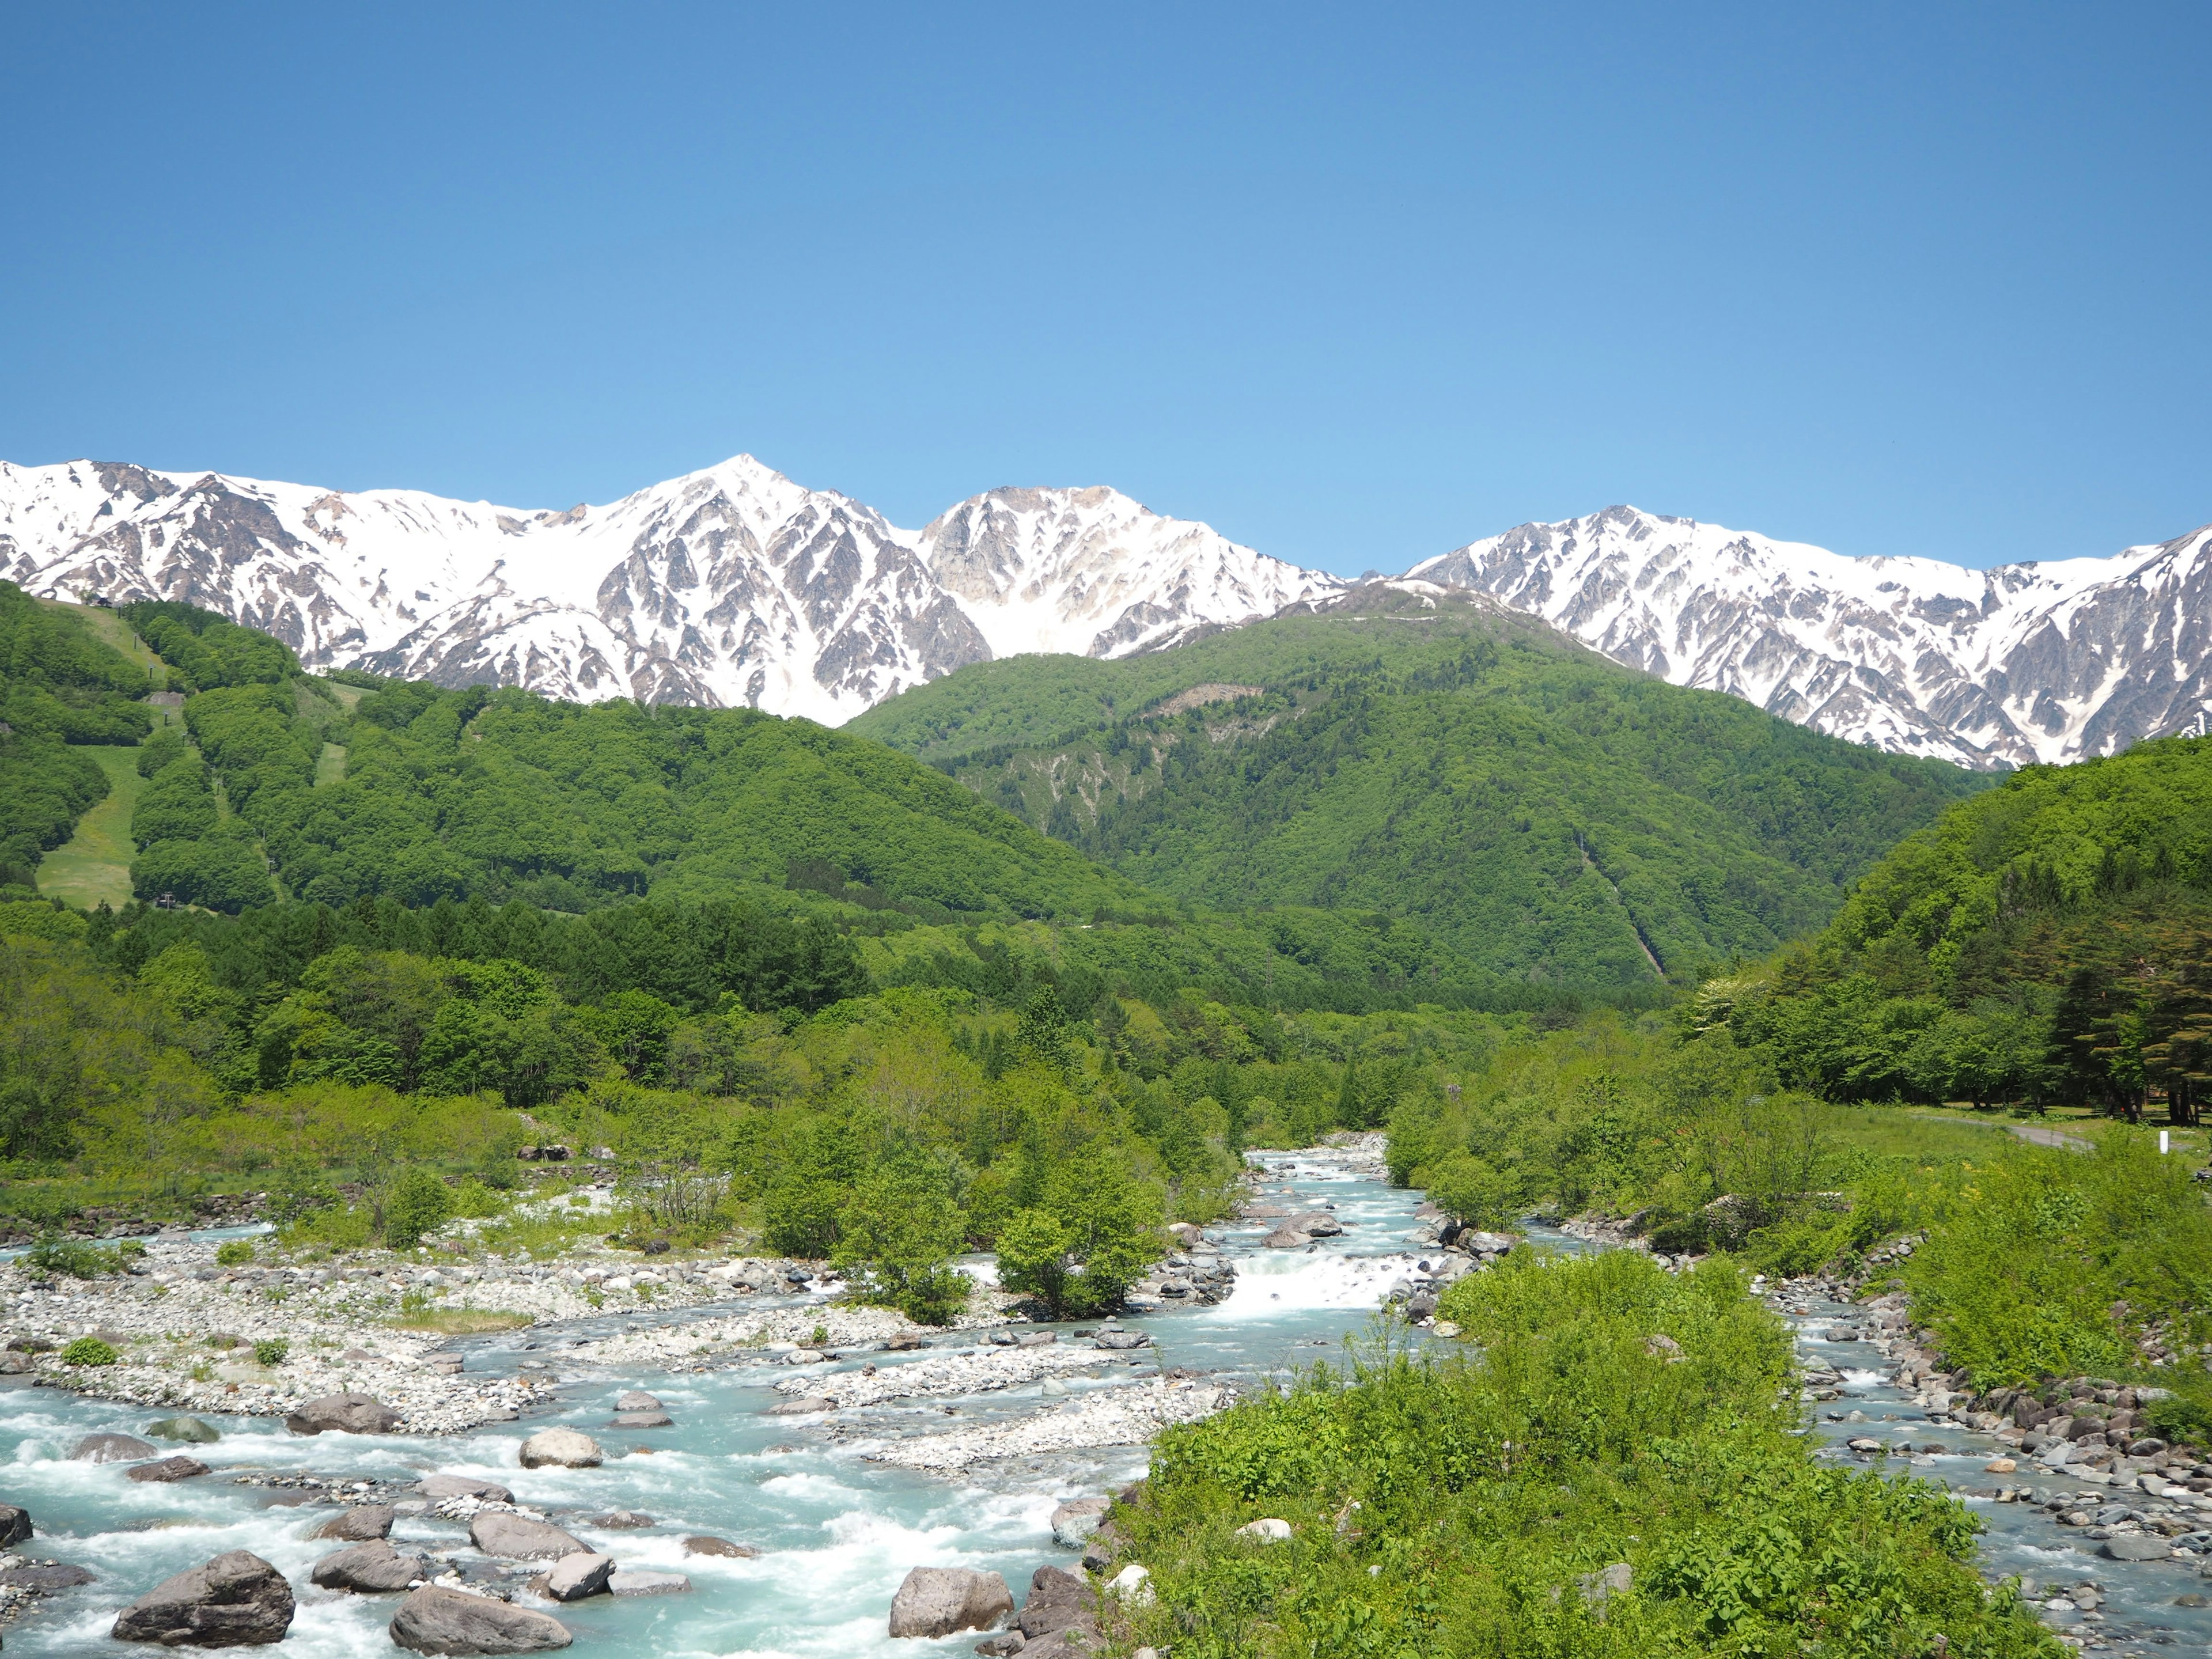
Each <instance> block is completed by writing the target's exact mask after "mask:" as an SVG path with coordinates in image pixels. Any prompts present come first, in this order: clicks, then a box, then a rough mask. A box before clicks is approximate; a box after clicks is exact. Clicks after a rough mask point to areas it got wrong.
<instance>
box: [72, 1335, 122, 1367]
mask: <svg viewBox="0 0 2212 1659" xmlns="http://www.w3.org/2000/svg"><path fill="white" fill-rule="evenodd" d="M117 1357H118V1356H117V1354H116V1352H115V1350H114V1349H113V1348H112V1347H111V1346H109V1345H108V1344H106V1343H105V1342H103V1341H101V1340H100V1339H99V1338H98V1337H96V1336H80V1337H79V1338H77V1340H76V1341H74V1342H72V1343H70V1345H69V1346H67V1347H66V1348H64V1349H63V1350H62V1364H64V1365H112V1364H114V1363H115V1361H116V1358H117Z"/></svg>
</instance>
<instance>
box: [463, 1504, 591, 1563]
mask: <svg viewBox="0 0 2212 1659" xmlns="http://www.w3.org/2000/svg"><path fill="white" fill-rule="evenodd" d="M469 1542H471V1544H474V1545H475V1546H476V1547H477V1548H478V1549H480V1550H482V1551H483V1553H485V1554H486V1555H501V1556H505V1557H506V1558H507V1559H508V1560H510V1561H558V1560H559V1559H561V1558H562V1556H564V1555H580V1554H583V1553H586V1552H585V1549H584V1547H583V1545H582V1544H580V1543H579V1542H578V1541H576V1540H575V1539H574V1538H573V1537H571V1536H570V1535H569V1534H567V1533H565V1532H563V1531H562V1530H561V1528H558V1527H556V1526H555V1525H553V1524H552V1522H549V1521H532V1519H531V1518H530V1517H529V1516H526V1515H513V1514H510V1513H509V1512H508V1511H507V1510H483V1511H482V1512H481V1513H480V1514H478V1515H477V1516H475V1518H474V1519H472V1520H471V1521H470V1522H469Z"/></svg>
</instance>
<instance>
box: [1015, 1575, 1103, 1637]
mask: <svg viewBox="0 0 2212 1659" xmlns="http://www.w3.org/2000/svg"><path fill="white" fill-rule="evenodd" d="M1014 1626H1015V1628H1016V1629H1018V1630H1019V1631H1020V1632H1021V1633H1022V1635H1023V1637H1024V1638H1026V1639H1027V1640H1029V1641H1031V1642H1034V1641H1036V1639H1037V1638H1039V1637H1042V1636H1049V1635H1051V1634H1052V1633H1053V1632H1054V1631H1060V1630H1077V1631H1080V1632H1084V1633H1085V1635H1090V1636H1096V1635H1097V1633H1098V1594H1097V1591H1096V1590H1094V1589H1091V1581H1090V1580H1089V1579H1088V1578H1085V1577H1083V1576H1082V1574H1080V1573H1074V1572H1070V1571H1067V1570H1066V1568H1064V1567H1039V1568H1038V1569H1037V1570H1036V1572H1034V1573H1032V1574H1031V1575H1030V1593H1029V1595H1028V1597H1027V1599H1025V1600H1024V1601H1023V1602H1022V1611H1021V1615H1020V1616H1019V1617H1018V1619H1016V1620H1014Z"/></svg>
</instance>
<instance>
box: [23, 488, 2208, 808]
mask: <svg viewBox="0 0 2212 1659" xmlns="http://www.w3.org/2000/svg"><path fill="white" fill-rule="evenodd" d="M0 576H6V577H8V578H9V579H10V580H15V581H17V582H20V583H21V584H22V585H23V586H25V587H27V588H28V589H30V590H31V591H32V592H37V593H42V594H51V595H55V596H58V597H62V598H73V597H75V596H76V595H78V594H79V593H82V592H98V593H100V594H104V595H106V596H107V597H108V598H110V599H118V600H121V599H141V598H159V599H188V600H190V601H191V602H192V603H193V604H196V605H205V606H207V607H208V608H209V609H210V610H213V611H221V612H222V613H223V614H224V615H226V616H228V617H234V618H235V619H236V620H238V621H240V622H243V623H250V624H252V626H254V627H256V628H260V629H266V630H267V631H268V632H270V633H271V634H274V635H276V636H277V637H278V638H280V639H282V640H283V641H286V642H287V643H288V644H289V645H291V646H292V647H294V648H295V649H296V650H297V651H298V652H299V653H300V655H301V659H302V660H303V661H305V662H306V663H307V664H308V665H310V666H311V667H315V668H325V669H328V668H343V667H362V668H370V669H374V670H376V671H380V672H383V673H390V674H404V675H409V676H413V677H419V678H429V679H434V680H437V681H439V682H441V684H448V685H462V684H476V683H479V682H489V683H496V684H504V685H523V686H527V687H530V688H531V689H532V690H538V691H543V692H545V693H547V694H549V695H550V696H561V697H573V698H580V699H585V700H590V699H594V698H603V697H615V696H635V697H640V698H643V699H645V700H647V701H650V702H691V703H706V704H720V705H748V706H750V707H753V708H763V709H766V710H769V712H771V713H775V714H804V715H807V716H809V717H811V718H812V719H815V720H823V721H824V722H827V723H833V724H834V723H836V722H838V721H842V720H848V719H850V718H851V717H852V716H853V715H854V714H859V713H860V711H861V710H862V709H864V708H869V707H870V706H872V704H874V703H877V702H881V701H882V700H883V699H884V698H885V697H888V696H892V695H893V694H894V693H896V692H898V691H901V690H905V689H906V688H907V687H908V686H912V685H917V684H921V683H923V682H925V681H927V680H932V679H935V678H938V677H939V676H940V675H944V674H947V673H950V672H951V671H952V670H954V669H956V668H958V667H960V666H962V665H964V664H967V663H971V662H981V661H986V660H988V659H991V658H993V657H1003V656H1007V655H1010V654H1012V653H1018V652H1029V651H1060V652H1071V653H1078V654H1082V655H1088V656H1095V657H1116V656H1123V655H1127V654H1128V653H1131V652H1134V651H1139V650H1145V649H1149V648H1152V647H1158V646H1162V645H1167V644H1172V643H1174V642H1175V641H1177V640H1179V639H1183V638H1186V637H1189V636H1191V635H1195V634H1198V633H1201V632H1205V631H1207V630H1209V629H1215V628H1219V627H1224V626H1234V625H1237V624H1238V623H1247V622H1252V621H1255V620H1257V619H1259V618H1261V617H1268V616H1272V615H1274V614H1276V613H1277V612H1279V611H1284V610H1286V609H1292V608H1297V609H1302V610H1316V609H1326V608H1328V606H1329V605H1331V603H1332V602H1333V601H1334V600H1335V599H1337V598H1339V597H1340V596H1341V595H1343V594H1345V593H1346V592H1347V591H1348V590H1349V587H1350V585H1349V584H1347V583H1346V582H1344V581H1342V580H1339V579H1338V578H1336V577H1334V576H1330V575H1327V574H1322V573H1320V572H1316V571H1310V570H1301V569H1299V568H1297V567H1296V566H1293V565H1290V564H1285V563H1284V562H1282V561H1280V560H1278V559H1272V558H1268V557H1267V556H1264V555H1262V554H1260V553H1256V552H1255V551H1253V550H1251V549H1250V548H1249V547H1242V546H1239V545H1238V544H1236V543H1234V542H1231V541H1230V540H1228V539H1227V538H1225V537H1223V536H1221V535H1219V534H1218V533H1217V532H1214V531H1212V529H1210V528H1208V527H1207V526H1205V525H1202V524H1196V523H1192V522H1189V521H1188V520H1177V519H1169V518H1163V517H1162V516H1160V515H1159V514H1158V513H1153V512H1151V511H1149V510H1148V509H1146V507H1141V506H1139V505H1138V503H1136V502H1135V501H1132V500H1130V499H1129V498H1128V497H1127V496H1126V495H1121V494H1119V493H1118V492H1116V491H1115V490H1111V489H994V490H990V491H988V492H987V493H985V494H983V495H977V496H974V497H972V498H970V499H969V500H968V501H963V502H961V503H960V504H959V505H958V506H957V507H952V508H951V510H949V511H948V512H946V513H943V514H941V515H939V517H938V518H937V519H936V520H933V522H931V523H930V524H929V525H928V526H926V527H925V528H923V529H921V530H918V531H913V530H902V529H900V528H898V527H897V526H895V525H892V524H891V523H890V522H889V521H888V520H885V519H884V516H883V515H882V514H881V513H878V512H876V511H875V510H874V509H873V508H872V507H866V506H864V505H863V504H861V503H860V502H859V501H853V500H851V499H850V498H849V497H847V496H844V495H838V494H836V493H835V492H834V491H829V490H818V489H806V488H805V487H804V486H802V485H799V484H796V483H793V482H792V481H791V480H790V479H788V478H787V477H783V476H782V475H781V473H778V472H775V471H772V470H771V469H769V467H766V466H764V465H762V464H761V463H760V462H758V461H757V460H754V459H752V458H751V457H750V456H746V455H740V456H738V457H736V458H735V459H732V460H728V461H725V462H724V463H723V464H722V465H720V466H714V467H709V468H708V469H707V470H706V471H701V472H694V473H690V474H688V475H686V476H685V477H680V478H674V479H671V480H670V481H669V482H667V483H660V484H655V485H653V487H652V488H650V489H641V490H640V491H638V492H637V493H636V494H635V495H628V496H625V497H623V499H622V500H621V501H616V502H614V503H612V504H611V505H610V506H606V507H588V506H577V507H570V508H569V509H568V510H567V511H566V512H550V511H530V510H526V509H520V508H508V507H493V506H491V505H489V503H486V502H482V501H448V500H446V499H444V498H442V497H441V496H436V495H423V494H422V493H420V492H417V491H413V490H398V489H389V490H387V489H378V490H364V491H359V492H354V493H340V492H337V491H332V490H327V489H318V488H314V487H313V486H309V485H304V484H289V483H264V482H262V481H259V480H257V479H252V478H239V477H225V476H222V475H220V474H216V473H208V474H204V475H200V476H193V475H189V474H185V473H168V472H156V471H149V470H148V469H146V468H143V467H138V466H132V465H126V464H122V463H116V462H93V461H76V462H66V463H64V464H62V465H55V466H34V467H19V466H11V465H7V464H6V463H0ZM1407 579H1408V580H1419V581H1424V582H1431V583H1437V584H1440V585H1443V586H1455V587H1462V588H1472V589H1475V590H1479V591H1480V592H1484V593H1486V594H1489V595H1491V596H1492V598H1494V599H1498V600H1501V601H1503V602H1504V604H1505V605H1509V606H1511V607H1514V608H1515V609H1517V610H1521V611H1528V612H1533V613H1534V615H1536V616H1538V617H1541V618H1542V619H1543V620H1545V621H1546V622H1548V623H1551V624H1552V625H1553V626H1554V627H1556V628H1558V629H1560V630H1561V631H1562V632H1564V633H1565V634H1568V635H1571V636H1572V637H1574V638H1576V639H1578V640H1580V641H1583V643H1584V644H1586V645H1588V646H1590V647H1594V648H1595V649H1596V650H1599V651H1601V652H1603V653H1606V654H1607V656H1610V657H1612V658H1613V659H1616V660H1618V661H1620V662H1624V663H1627V664H1630V665H1633V666H1635V667H1638V668H1640V669H1643V670H1644V671H1647V672H1650V673H1652V674H1655V675H1657V676H1659V677H1661V678H1665V679H1668V680H1670V681H1672V682H1674V684H1678V685H1695V686H1703V687H1706V688H1709V689H1711V690H1721V691H1726V692H1729V693H1732V694H1733V695H1735V696H1740V697H1742V698H1745V699H1747V701H1749V702H1754V703H1757V704H1758V705H1759V707H1761V708H1765V709H1767V710H1768V711H1769V712H1771V713H1772V714H1778V715H1781V716H1783V717H1784V718H1785V719H1788V720H1796V721H1797V722H1798V723H1799V724H1801V725H1805V726H1813V727H1814V728H1815V729H1817V730H1820V731H1822V732H1829V733H1831V734H1832V735H1834V736H1837V737H1840V738H1850V739H1853V740H1854V741H1857V742H1860V743H1867V744H1874V745H1875V746H1877V747H1879V748H1883V749H1889V750H1901V751H1904V752H1906V753H1912V754H1922V755H1930V756H1936V757H1941V758H1942V759H1945V760H1950V761H1955V762H1957V763H1960V764H1961V765H1966V766H1973V767H1996V766H2003V765H2015V764H2021V763H2027V762H2030V761H2063V760H2072V759H2078V758H2081V757H2087V756H2091V755H2101V754H2109V753H2111V752H2112V751H2113V750H2118V749H2121V748H2124V747H2125V746H2126V745H2127V744H2130V743H2132V742H2134V741H2136V739H2138V738H2144V737H2154V736H2161V735H2165V734H2167V733H2172V732H2203V731H2205V730H2206V729H2208V725H2212V528H2207V529H2204V530H2198V531H2193V532H2191V533H2190V534H2188V535H2186V536H2182V537H2179V538H2175V539H2174V540H2172V541H2171V542H2167V543H2165V544H2162V545H2159V546H2154V547H2133V548H2130V549H2128V550H2126V551H2124V552H2122V553H2119V554H2117V555H2115V556H2112V557H2110V558H2098V559H2068V560H2061V561H2057V562H2050V563H2044V564H2018V565H2005V566H2001V567H1999V568H1996V569H1994V570H1986V571H1980V570H1970V569H1967V568H1965V567H1963V566H1960V565H1954V564H1947V563H1945V562H1942V561H1940V560H1936V559H1885V558H1868V559H1855V558H1847V557H1844V556H1842V555H1840V554H1836V553H1831V552H1829V551H1827V550H1825V549H1823V548H1818V547H1812V546H1808V545H1806V544H1802V543H1796V542H1778V541H1774V540H1771V539H1769V538H1766V537H1764V536H1759V535H1753V534H1748V533H1745V532H1738V531H1734V530H1727V529H1723V528H1722V527H1721V526H1718V525H1709V524H1700V523H1698V522H1697V521H1695V520H1689V519H1670V518H1662V517H1660V516H1658V515H1656V514H1655V513H1644V512H1641V511H1639V510H1638V509H1637V508H1634V507H1608V508H1607V509H1606V510H1605V511H1604V512H1602V513H1593V514H1591V515H1590V516H1589V517H1588V518H1582V519H1573V520H1567V521H1565V522H1564V523H1559V524H1529V525H1522V526H1519V527H1518V528H1517V529H1514V530H1509V531H1507V532H1505V533H1504V534H1503V535H1501V536H1493V537H1491V538H1488V539H1487V540H1485V541H1479V542H1474V543H1471V544H1468V546H1466V547H1462V548H1461V549H1459V550H1457V551H1455V552H1452V553H1447V554H1445V555H1443V556H1441V557H1439V558H1434V559H1430V560H1427V561H1425V562H1422V563H1420V564H1418V565H1416V566H1414V567H1413V569H1412V570H1411V571H1409V572H1407Z"/></svg>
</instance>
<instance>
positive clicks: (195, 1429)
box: [146, 1417, 222, 1446]
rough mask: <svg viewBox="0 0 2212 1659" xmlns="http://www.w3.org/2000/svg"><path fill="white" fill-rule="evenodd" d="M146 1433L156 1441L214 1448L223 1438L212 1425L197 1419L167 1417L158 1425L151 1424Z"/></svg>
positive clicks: (147, 1426)
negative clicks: (180, 1441) (173, 1441)
mask: <svg viewBox="0 0 2212 1659" xmlns="http://www.w3.org/2000/svg"><path fill="white" fill-rule="evenodd" d="M146 1432H147V1433H149V1434H150V1435H152V1436H153V1437H154V1438H155V1439H156V1440H182V1441H184V1442H185V1443H188V1444H191V1445H195V1446H212V1445H213V1444H215V1443H216V1441H218V1440H220V1439H222V1434H221V1433H219V1432H218V1431H216V1426H215V1425H213V1424H212V1423H203V1422H201V1421H200V1419H198V1418H197V1417H165V1418H163V1419H161V1421H160V1422H158V1423H149V1424H148V1425H146Z"/></svg>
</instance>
